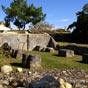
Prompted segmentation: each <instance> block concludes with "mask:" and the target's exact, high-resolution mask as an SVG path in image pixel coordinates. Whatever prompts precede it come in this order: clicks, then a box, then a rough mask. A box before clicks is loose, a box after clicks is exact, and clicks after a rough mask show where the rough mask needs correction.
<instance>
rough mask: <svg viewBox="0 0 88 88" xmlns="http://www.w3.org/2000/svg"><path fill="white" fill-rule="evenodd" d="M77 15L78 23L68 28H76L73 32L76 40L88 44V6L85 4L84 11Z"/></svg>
mask: <svg viewBox="0 0 88 88" xmlns="http://www.w3.org/2000/svg"><path fill="white" fill-rule="evenodd" d="M76 15H77V21H76V22H73V23H72V24H71V25H69V26H68V28H72V27H74V26H75V30H74V31H73V32H72V36H73V37H74V40H77V41H78V42H81V43H82V42H83V43H88V4H85V5H84V6H83V8H82V11H79V12H77V13H76Z"/></svg>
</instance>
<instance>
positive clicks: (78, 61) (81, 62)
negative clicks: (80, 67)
mask: <svg viewBox="0 0 88 88" xmlns="http://www.w3.org/2000/svg"><path fill="white" fill-rule="evenodd" d="M76 62H78V63H82V64H88V62H83V61H76Z"/></svg>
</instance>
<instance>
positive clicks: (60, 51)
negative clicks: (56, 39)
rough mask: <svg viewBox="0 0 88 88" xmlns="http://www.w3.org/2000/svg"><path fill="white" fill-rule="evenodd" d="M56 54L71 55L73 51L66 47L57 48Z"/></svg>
mask: <svg viewBox="0 0 88 88" xmlns="http://www.w3.org/2000/svg"><path fill="white" fill-rule="evenodd" d="M58 55H59V56H63V57H72V56H74V51H73V50H68V49H59V51H58Z"/></svg>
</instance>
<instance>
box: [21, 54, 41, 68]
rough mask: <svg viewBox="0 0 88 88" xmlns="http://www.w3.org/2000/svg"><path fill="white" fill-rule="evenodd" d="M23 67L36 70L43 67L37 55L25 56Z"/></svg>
mask: <svg viewBox="0 0 88 88" xmlns="http://www.w3.org/2000/svg"><path fill="white" fill-rule="evenodd" d="M22 64H23V67H26V68H36V67H40V66H41V57H40V55H37V54H23V57H22Z"/></svg>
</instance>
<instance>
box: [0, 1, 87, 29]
mask: <svg viewBox="0 0 88 88" xmlns="http://www.w3.org/2000/svg"><path fill="white" fill-rule="evenodd" d="M12 1H13V0H0V21H4V17H5V16H6V15H5V13H4V12H3V11H2V8H1V5H4V6H5V7H8V6H10V3H11V2H12ZM27 2H28V5H31V4H32V3H33V4H34V5H35V6H36V7H40V6H42V9H43V13H46V19H45V22H48V23H49V24H51V25H53V26H54V28H66V27H68V25H69V24H71V23H72V22H74V21H76V20H77V17H76V13H77V12H78V11H81V10H82V7H83V6H84V5H85V4H86V3H88V0H27ZM14 27H15V26H13V25H12V28H13V29H14Z"/></svg>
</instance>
